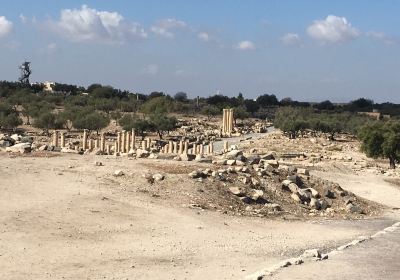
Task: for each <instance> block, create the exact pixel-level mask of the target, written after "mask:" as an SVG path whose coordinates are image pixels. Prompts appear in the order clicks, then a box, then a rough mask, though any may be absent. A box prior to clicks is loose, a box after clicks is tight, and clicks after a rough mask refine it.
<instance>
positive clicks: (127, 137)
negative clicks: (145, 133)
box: [125, 132, 131, 153]
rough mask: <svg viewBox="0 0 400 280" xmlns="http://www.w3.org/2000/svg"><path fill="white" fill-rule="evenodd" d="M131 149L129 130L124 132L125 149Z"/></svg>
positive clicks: (127, 150)
mask: <svg viewBox="0 0 400 280" xmlns="http://www.w3.org/2000/svg"><path fill="white" fill-rule="evenodd" d="M130 150H131V134H130V133H129V132H127V133H126V147H125V151H126V152H127V153H129V151H130Z"/></svg>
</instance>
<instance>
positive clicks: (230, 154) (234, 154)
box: [225, 150, 243, 159]
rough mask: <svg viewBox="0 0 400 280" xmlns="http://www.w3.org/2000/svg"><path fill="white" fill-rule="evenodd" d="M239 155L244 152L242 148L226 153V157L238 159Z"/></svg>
mask: <svg viewBox="0 0 400 280" xmlns="http://www.w3.org/2000/svg"><path fill="white" fill-rule="evenodd" d="M239 155H243V152H242V151H240V150H232V151H230V152H227V153H226V154H225V158H226V159H236V158H237V157H238V156H239Z"/></svg>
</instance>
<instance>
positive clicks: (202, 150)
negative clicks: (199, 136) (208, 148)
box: [199, 144, 204, 155]
mask: <svg viewBox="0 0 400 280" xmlns="http://www.w3.org/2000/svg"><path fill="white" fill-rule="evenodd" d="M203 154H204V146H203V144H200V145H199V155H203Z"/></svg>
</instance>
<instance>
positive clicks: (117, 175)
mask: <svg viewBox="0 0 400 280" xmlns="http://www.w3.org/2000/svg"><path fill="white" fill-rule="evenodd" d="M124 175H125V173H124V172H123V171H122V170H116V171H115V172H114V176H115V177H121V176H124Z"/></svg>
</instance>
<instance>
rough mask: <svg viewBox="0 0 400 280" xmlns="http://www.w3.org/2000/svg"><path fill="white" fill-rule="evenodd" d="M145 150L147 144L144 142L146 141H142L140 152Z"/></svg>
mask: <svg viewBox="0 0 400 280" xmlns="http://www.w3.org/2000/svg"><path fill="white" fill-rule="evenodd" d="M146 148H147V142H146V140H143V141H142V150H146Z"/></svg>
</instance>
